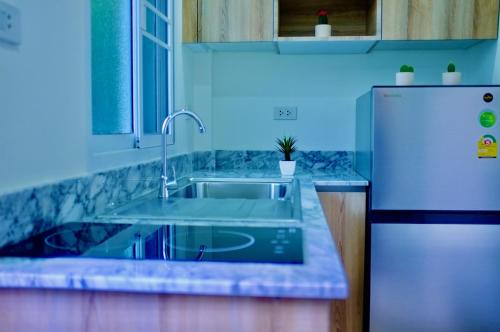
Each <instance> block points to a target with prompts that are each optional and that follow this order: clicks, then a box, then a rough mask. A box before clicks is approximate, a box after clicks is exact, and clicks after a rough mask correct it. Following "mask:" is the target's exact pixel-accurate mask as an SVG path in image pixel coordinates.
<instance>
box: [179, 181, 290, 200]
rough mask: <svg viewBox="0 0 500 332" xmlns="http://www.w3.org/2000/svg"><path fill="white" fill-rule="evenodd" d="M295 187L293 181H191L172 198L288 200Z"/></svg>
mask: <svg viewBox="0 0 500 332" xmlns="http://www.w3.org/2000/svg"><path fill="white" fill-rule="evenodd" d="M293 186H294V184H293V181H292V180H284V181H283V180H279V181H278V180H274V181H273V182H263V181H258V180H246V179H225V180H221V179H190V180H189V183H188V184H187V185H184V186H182V187H180V188H179V189H178V190H176V191H174V192H173V193H172V194H171V197H178V198H179V197H181V198H217V199H228V198H232V199H237V198H242V199H273V200H287V199H290V198H291V195H292V188H293Z"/></svg>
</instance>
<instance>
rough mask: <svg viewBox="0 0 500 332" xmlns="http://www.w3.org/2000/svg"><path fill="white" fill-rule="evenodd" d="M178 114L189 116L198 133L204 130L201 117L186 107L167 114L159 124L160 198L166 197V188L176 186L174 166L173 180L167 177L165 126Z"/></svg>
mask: <svg viewBox="0 0 500 332" xmlns="http://www.w3.org/2000/svg"><path fill="white" fill-rule="evenodd" d="M179 115H187V116H189V117H191V118H193V119H194V120H195V121H196V122H197V123H198V126H199V130H200V133H204V132H205V125H204V124H203V121H202V120H201V118H200V117H199V116H198V115H197V114H196V113H193V112H191V111H188V110H186V109H184V108H183V109H181V110H180V111H178V112H174V113H172V114H170V115H169V116H167V117H166V118H165V120H163V124H162V126H161V136H162V153H161V154H162V160H163V170H162V174H161V187H160V195H159V196H160V198H162V199H167V198H168V188H176V187H177V179H176V176H175V168H174V167H172V173H173V180H172V181H169V179H168V175H167V172H168V165H167V135H166V134H167V128H168V125H169V124H170V122H172V121H173V120H174V119H175V118H176V117H178V116H179Z"/></svg>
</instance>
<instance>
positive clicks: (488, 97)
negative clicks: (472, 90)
mask: <svg viewBox="0 0 500 332" xmlns="http://www.w3.org/2000/svg"><path fill="white" fill-rule="evenodd" d="M483 100H484V101H485V102H487V103H491V102H492V101H493V95H492V94H491V93H489V92H488V93H485V94H484V96H483Z"/></svg>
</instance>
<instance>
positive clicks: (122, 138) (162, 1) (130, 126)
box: [92, 0, 173, 152]
mask: <svg viewBox="0 0 500 332" xmlns="http://www.w3.org/2000/svg"><path fill="white" fill-rule="evenodd" d="M172 13H173V10H172V1H169V0H131V1H124V0H92V133H93V138H95V144H94V146H95V149H94V150H96V151H98V152H103V151H110V150H117V149H126V148H132V147H135V148H143V147H152V146H158V145H160V142H161V140H160V134H161V124H162V121H163V119H164V118H165V117H166V116H167V114H169V113H170V112H171V110H172V109H173V97H172V96H173V93H172V89H173V59H172V57H173V52H172V45H173V40H172V38H173V34H172V30H173V24H172V23H173V20H172ZM170 136H173V135H170ZM172 141H173V139H172V138H170V142H172Z"/></svg>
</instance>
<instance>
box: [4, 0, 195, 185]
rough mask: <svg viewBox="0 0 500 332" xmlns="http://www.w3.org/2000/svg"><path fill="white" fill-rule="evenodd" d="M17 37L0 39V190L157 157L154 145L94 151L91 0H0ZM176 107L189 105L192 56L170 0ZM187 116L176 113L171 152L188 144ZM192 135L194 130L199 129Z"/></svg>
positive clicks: (190, 140)
mask: <svg viewBox="0 0 500 332" xmlns="http://www.w3.org/2000/svg"><path fill="white" fill-rule="evenodd" d="M4 1H6V2H7V3H9V4H11V5H14V6H16V7H18V8H19V9H20V10H21V16H22V43H21V45H20V46H17V47H12V46H6V45H4V44H1V43H0V115H1V118H0V133H1V134H0V135H1V137H0V194H1V193H7V192H11V191H15V190H18V189H22V188H25V187H31V186H36V185H42V184H46V183H53V182H56V181H60V180H63V179H67V178H73V177H78V176H83V175H87V174H89V173H93V172H96V171H100V170H105V169H110V168H116V167H120V166H125V165H131V164H137V163H140V162H144V161H149V160H154V159H158V158H159V156H160V149H159V148H150V149H142V150H137V149H131V150H122V151H113V152H111V153H101V154H95V152H94V151H93V148H92V146H91V144H90V139H91V113H92V112H91V83H90V82H91V80H90V78H91V77H90V69H91V63H90V59H91V53H90V33H91V31H90V3H91V2H90V1H89V0H44V1H38V0H4ZM174 4H175V16H176V17H175V18H176V20H175V43H176V45H177V47H176V51H175V90H174V91H175V108H176V109H178V108H181V107H184V106H188V107H191V105H192V104H193V102H192V98H193V93H192V91H193V89H192V84H193V76H194V74H193V65H192V62H193V55H192V54H191V52H190V51H189V50H184V49H183V48H182V47H181V32H182V31H181V28H180V27H181V26H182V20H181V17H182V15H180V13H181V11H182V2H180V1H175V2H174ZM193 128H194V127H193V125H192V120H190V119H177V120H176V144H175V146H171V147H169V154H170V155H176V154H180V153H185V152H189V151H192V149H193V144H194V143H193V137H196V136H194V134H193V133H194V129H193ZM196 135H197V134H196Z"/></svg>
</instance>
